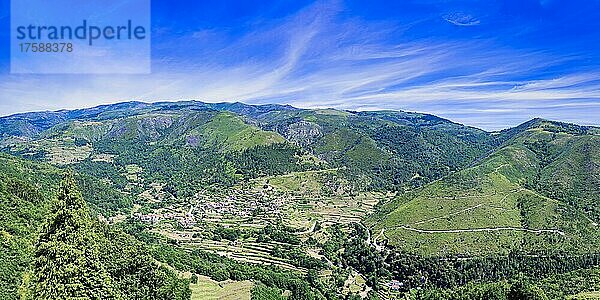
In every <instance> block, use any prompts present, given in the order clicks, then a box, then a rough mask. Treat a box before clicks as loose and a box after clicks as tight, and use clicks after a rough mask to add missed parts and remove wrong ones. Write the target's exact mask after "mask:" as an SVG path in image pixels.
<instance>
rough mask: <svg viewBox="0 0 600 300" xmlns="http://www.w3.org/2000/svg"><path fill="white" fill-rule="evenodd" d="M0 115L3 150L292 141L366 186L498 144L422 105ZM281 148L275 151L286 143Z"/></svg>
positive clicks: (77, 158)
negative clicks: (411, 108) (412, 109)
mask: <svg viewBox="0 0 600 300" xmlns="http://www.w3.org/2000/svg"><path fill="white" fill-rule="evenodd" d="M0 124H3V125H4V126H2V127H0V137H2V138H1V139H0V146H1V147H2V148H3V150H4V151H8V152H10V153H13V154H17V155H22V156H24V157H28V158H33V159H44V160H47V161H50V162H52V163H55V164H78V163H81V162H84V161H86V160H96V161H97V160H111V159H112V158H114V159H115V160H118V158H117V157H112V156H118V155H120V153H124V152H127V151H128V150H129V149H133V148H135V149H136V151H138V152H140V151H141V153H148V152H152V151H154V149H153V148H159V147H165V148H169V147H179V148H181V146H184V147H190V148H201V149H202V151H204V152H211V151H212V152H214V153H213V154H210V155H211V156H219V155H220V154H219V153H221V152H231V151H233V152H236V151H237V152H239V151H245V150H248V149H252V148H254V147H264V146H268V145H271V144H281V143H291V144H294V145H295V146H296V147H298V148H300V149H301V150H302V151H303V152H305V154H310V155H313V156H315V157H317V158H318V159H319V160H321V161H323V162H325V163H327V164H328V166H329V167H335V168H343V171H341V172H342V173H343V174H344V176H346V177H347V178H353V179H354V178H359V179H360V180H359V183H357V186H361V188H363V189H366V190H373V189H377V190H389V189H408V188H411V187H414V186H419V185H422V184H423V183H426V182H430V181H432V180H435V179H438V178H440V177H442V176H444V175H447V174H448V173H450V172H451V171H454V170H457V169H460V168H462V167H465V166H467V165H469V164H470V163H472V162H473V161H474V160H476V159H477V158H479V157H481V156H482V155H484V154H485V153H487V152H489V151H491V150H492V149H494V148H495V147H496V146H497V144H498V141H497V138H496V137H494V136H492V135H491V134H489V133H487V132H484V131H482V130H479V129H475V128H470V127H466V126H463V125H460V124H456V123H452V122H450V121H448V120H445V119H442V118H439V117H435V116H431V115H425V114H418V113H408V112H394V111H381V112H351V111H340V110H333V109H325V110H307V109H297V108H293V107H290V106H282V105H259V106H252V105H246V104H242V103H216V104H209V103H202V102H197V101H187V102H185V101H184V102H174V103H153V104H147V103H139V102H127V103H119V104H114V105H106V106H100V107H95V108H89V109H81V110H74V111H59V112H46V113H42V112H40V113H29V114H19V115H14V116H8V117H3V118H0ZM23 124H24V125H23ZM29 127H31V128H33V129H31V130H29V129H27V128H29ZM14 128H21V129H22V130H21V129H19V130H15V129H14ZM279 148H281V147H275V150H273V151H272V153H273V156H281V155H282V154H284V153H285V152H277V150H276V149H279ZM276 152H277V153H276ZM107 155H109V156H110V158H108V159H107ZM146 155H147V154H146ZM147 156H148V155H147ZM293 159H294V158H293V157H288V158H286V159H285V161H291V160H293ZM136 160H137V161H139V160H140V159H136ZM213 160H214V159H213ZM131 163H135V162H132V161H130V162H129V164H131ZM233 165H235V162H233ZM235 171H236V172H238V173H240V174H244V173H248V172H247V171H246V170H243V169H242V170H235ZM194 173H196V174H199V173H200V172H199V171H198V170H195V171H194ZM213 173H214V172H213ZM251 173H261V174H269V171H268V170H261V171H260V172H254V171H252V172H251ZM218 180H220V179H218ZM208 181H211V179H209V180H208Z"/></svg>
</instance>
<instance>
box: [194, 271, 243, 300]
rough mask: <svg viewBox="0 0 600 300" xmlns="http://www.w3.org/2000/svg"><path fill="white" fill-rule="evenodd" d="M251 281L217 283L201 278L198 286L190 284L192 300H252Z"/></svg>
mask: <svg viewBox="0 0 600 300" xmlns="http://www.w3.org/2000/svg"><path fill="white" fill-rule="evenodd" d="M253 286H254V284H253V283H252V282H251V281H247V280H246V281H223V282H216V281H214V280H212V279H210V278H208V277H205V276H200V277H199V279H198V283H197V284H190V289H191V290H192V300H250V291H251V290H252V287H253Z"/></svg>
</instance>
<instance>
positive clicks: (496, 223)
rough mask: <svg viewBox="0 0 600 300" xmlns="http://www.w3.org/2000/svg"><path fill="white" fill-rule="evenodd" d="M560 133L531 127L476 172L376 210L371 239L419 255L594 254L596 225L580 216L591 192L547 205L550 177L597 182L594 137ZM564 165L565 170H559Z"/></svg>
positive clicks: (572, 182)
mask: <svg viewBox="0 0 600 300" xmlns="http://www.w3.org/2000/svg"><path fill="white" fill-rule="evenodd" d="M550 125H552V126H550ZM560 126H561V124H560V123H558V124H556V123H552V122H546V121H544V122H536V123H535V124H530V125H529V126H527V127H526V128H524V129H523V130H521V131H520V132H518V133H516V134H514V135H513V136H512V137H511V138H509V139H508V142H507V143H506V144H505V145H504V146H503V147H502V148H500V149H499V150H498V151H496V152H495V153H493V154H491V155H490V156H489V157H487V158H486V159H484V160H482V161H481V162H479V163H478V164H477V165H475V166H473V167H470V168H467V169H465V170H462V171H459V172H456V173H454V174H452V175H449V176H448V177H445V178H443V179H441V180H439V181H436V182H433V183H431V184H429V185H427V186H425V187H423V188H422V189H419V190H416V191H412V192H409V193H406V194H404V195H402V196H400V197H399V198H397V199H395V200H394V201H392V202H390V203H387V204H385V205H383V206H382V207H381V209H380V211H379V213H378V214H376V215H375V216H373V217H372V218H371V219H370V220H369V222H370V223H371V224H372V225H373V232H374V233H375V234H377V233H382V232H383V234H382V235H381V236H380V238H381V239H383V237H385V238H386V239H387V240H388V241H389V242H390V243H391V244H392V245H394V246H396V247H399V248H401V249H403V250H406V251H409V252H416V253H420V254H424V255H444V254H466V255H484V254H492V253H497V254H507V253H509V252H511V251H516V250H524V251H527V252H537V251H543V250H554V251H568V252H579V253H580V252H587V251H596V250H597V249H600V242H599V240H600V239H599V238H600V236H599V231H598V229H597V227H596V224H595V222H594V221H592V219H591V218H590V217H591V215H590V213H589V212H586V211H585V210H584V209H582V208H585V207H589V206H590V201H592V203H593V201H594V200H593V199H597V198H594V197H598V191H597V190H594V188H596V189H597V185H596V186H595V187H593V186H591V185H588V186H587V187H588V189H577V188H571V189H567V191H573V192H575V191H578V192H576V194H577V195H580V196H581V198H576V197H571V198H568V197H556V198H551V196H553V195H552V190H546V189H544V188H543V186H544V185H547V184H548V179H549V178H552V180H553V181H554V182H558V183H555V184H560V183H566V184H567V185H569V186H576V185H577V184H581V185H583V183H584V182H585V183H586V184H587V183H588V182H590V181H591V180H594V179H595V178H597V177H598V171H597V170H598V169H597V168H594V166H595V165H596V161H597V159H594V158H593V157H597V155H598V150H597V148H596V149H592V148H591V147H589V143H591V142H593V141H597V139H598V136H594V135H589V134H587V132H585V130H577V131H572V130H552V129H556V128H559V127H560ZM549 128H550V129H549ZM581 147H585V149H588V151H587V152H585V151H584V152H582V151H581ZM565 164H568V165H569V168H568V171H567V170H566V169H565V168H563V167H558V166H564V165H565ZM590 166H591V167H590ZM558 170H561V171H560V172H559V171H558ZM565 172H566V173H567V174H565ZM592 183H593V181H592ZM563 190H564V189H563ZM579 191H581V192H579ZM584 195H585V196H584ZM588 195H592V196H591V197H590V196H588ZM549 196H550V197H549ZM581 199H585V200H581ZM586 205H587V206H586Z"/></svg>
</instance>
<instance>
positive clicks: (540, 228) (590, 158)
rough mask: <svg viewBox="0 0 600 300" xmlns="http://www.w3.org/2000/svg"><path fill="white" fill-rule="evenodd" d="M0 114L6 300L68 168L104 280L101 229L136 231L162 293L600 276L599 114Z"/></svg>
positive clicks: (246, 293)
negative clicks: (477, 118) (590, 123)
mask: <svg viewBox="0 0 600 300" xmlns="http://www.w3.org/2000/svg"><path fill="white" fill-rule="evenodd" d="M0 125H1V126H2V127H1V130H0V150H1V151H2V152H3V153H2V154H0V159H1V160H2V161H3V166H2V173H0V183H1V184H0V192H1V193H0V195H2V197H3V198H2V199H3V207H4V208H5V210H4V211H3V212H2V213H1V216H2V218H3V219H2V223H1V225H2V228H1V233H2V239H3V240H2V241H3V244H2V245H3V246H2V247H3V250H4V252H5V253H7V254H6V255H13V256H16V257H20V259H21V260H20V261H15V262H8V260H7V261H5V262H3V266H1V267H2V268H3V269H6V270H8V269H10V270H14V272H13V273H10V274H8V273H7V275H6V276H5V277H2V278H0V280H2V283H3V284H2V286H3V288H2V290H1V291H0V295H2V296H3V298H6V299H16V298H15V296H14V295H15V294H16V291H18V290H19V289H24V288H25V286H26V285H27V282H26V280H29V279H28V278H29V276H31V275H32V274H31V272H32V270H31V268H30V267H29V265H30V263H31V260H32V259H35V258H36V256H35V253H36V252H35V251H37V250H35V249H36V247H38V245H39V243H37V242H36V239H37V238H38V235H39V230H40V229H38V228H41V227H40V226H47V225H43V224H46V223H45V222H47V220H46V219H47V218H48V217H49V216H52V215H53V213H49V212H51V211H58V212H60V207H56V203H54V202H55V201H54V202H53V200H52V199H53V198H54V197H55V196H54V195H56V193H57V191H58V190H61V189H63V188H64V187H63V186H64V183H63V184H61V185H59V182H60V181H61V177H62V176H63V174H64V173H65V172H73V180H74V183H73V184H74V185H73V186H76V187H77V188H78V189H79V190H80V191H81V195H82V199H85V203H86V204H85V205H86V206H87V207H89V217H88V216H87V214H88V213H84V212H82V215H83V216H84V217H82V218H83V219H84V220H86V221H85V222H86V223H85V224H88V223H89V224H91V225H89V227H90V228H92V229H90V230H91V231H93V232H96V231H97V232H99V233H98V234H99V236H105V237H106V238H105V239H106V242H103V243H102V244H101V245H99V246H98V247H99V248H100V253H105V254H102V255H101V257H103V260H101V262H99V264H100V265H101V266H105V267H103V268H104V269H106V270H107V274H108V275H107V276H109V277H110V276H112V277H111V278H112V279H111V280H112V281H114V282H115V286H116V287H119V288H121V287H122V286H123V285H126V282H128V281H127V280H132V279H123V278H121V277H118V276H120V275H115V274H121V273H119V272H121V271H119V269H118V268H116V267H114V266H115V265H116V264H117V263H116V262H114V261H113V258H112V257H111V255H110V253H111V252H110V251H109V250H108V249H112V248H114V247H119V246H118V245H116V244H115V245H112V244H111V243H112V241H113V240H116V241H118V243H121V244H127V245H129V244H131V245H138V244H137V243H139V245H143V246H140V247H141V248H140V249H142V248H143V249H144V250H140V251H141V252H143V253H144V255H145V256H144V257H146V260H145V261H144V263H145V264H146V265H144V266H138V267H133V269H138V268H139V269H143V270H146V269H145V268H151V267H150V266H153V265H154V264H156V266H161V267H163V268H165V270H164V271H161V272H164V274H163V273H160V274H154V273H152V274H151V275H148V276H150V277H149V278H154V277H152V276H162V277H160V278H162V279H160V280H159V279H152V280H148V281H144V282H161V284H164V285H162V287H161V289H162V290H169V291H171V292H172V294H170V295H171V296H164V297H163V296H160V295H154V297H155V298H156V299H174V298H173V297H172V296H173V295H175V294H176V295H178V296H177V297H180V296H181V299H359V298H362V299H406V298H408V299H442V298H440V297H442V296H440V295H446V296H444V297H445V298H443V299H459V298H456V297H455V296H456V295H467V294H470V293H477V292H479V291H481V290H484V291H486V292H489V293H490V294H494V293H497V294H499V295H502V294H503V293H504V294H506V293H508V292H510V290H511V289H517V288H519V289H533V288H535V290H536V291H537V290H538V289H539V290H540V291H541V292H539V293H540V294H544V295H546V296H547V297H549V296H552V295H554V296H552V298H550V299H561V298H560V297H562V296H565V297H566V296H569V297H571V296H572V297H576V296H575V295H587V294H590V293H594V292H597V291H598V290H600V285H598V284H599V283H598V282H600V280H597V281H577V279H576V278H579V277H578V276H580V275H579V273H577V272H580V273H586V272H587V273H589V274H597V272H598V271H597V270H598V268H600V265H599V261H600V232H599V231H598V227H597V223H598V222H600V218H599V214H598V209H597V208H598V205H597V203H598V201H600V198H599V197H600V154H599V151H598V149H600V148H599V147H598V146H600V130H599V129H598V128H594V127H586V126H578V125H574V124H567V123H560V122H554V121H547V120H542V119H534V120H531V121H529V122H527V123H525V124H522V125H520V126H518V127H515V128H511V129H507V130H504V131H500V132H493V133H489V132H485V131H483V130H479V129H476V128H472V127H467V126H463V125H460V124H457V123H454V122H451V121H448V120H445V119H442V118H439V117H436V116H432V115H426V114H419V113H409V112H400V111H398V112H394V111H376V112H352V111H339V110H333V109H328V110H309V109H298V108H294V107H290V106H281V105H263V106H252V105H246V104H242V103H216V104H213V103H203V102H198V101H182V102H159V103H153V104H149V103H141V102H126V103H119V104H114V105H108V106H101V107H96V108H90V109H81V110H73V111H58V112H46V113H30V114H21V115H13V116H8V117H2V118H0ZM24 191H26V192H27V193H25V192H24ZM34 203H42V204H41V205H38V204H34ZM9 207H14V208H12V209H8V208H9ZM25 224H33V226H29V227H28V226H26V225H25ZM86 226H88V225H86ZM113 230H114V231H115V232H114V233H113V232H112V231H113ZM116 237H118V238H116ZM14 239H18V240H19V241H21V244H23V245H27V246H26V247H24V248H19V247H18V246H17V244H13V241H15V240H14ZM101 240H103V239H101ZM111 247H112V248H111ZM103 249H104V250H103ZM131 249H132V250H131V252H130V253H129V252H128V253H129V254H131V255H132V257H133V256H135V253H136V250H134V247H133V246H132V248H131ZM34 250H35V251H34ZM11 253H12V254H11ZM129 254H127V255H129ZM103 255H105V256H103ZM7 257H8V256H7ZM121 259H123V260H125V261H127V262H128V263H131V264H134V263H135V261H134V260H132V259H130V258H129V257H126V256H125V257H122V258H121ZM132 276H138V275H132ZM139 276H141V275H139ZM144 276H146V275H144ZM590 276H592V275H590ZM593 276H596V275H593ZM593 276H592V277H593ZM593 278H600V277H593ZM544 280H546V281H548V282H555V283H556V282H558V285H564V286H567V285H568V286H570V287H572V289H570V290H568V291H567V290H556V288H555V287H554V286H545V285H544V284H543V282H544ZM594 280H595V279H594ZM157 284H158V283H157ZM149 290H152V288H149ZM123 293H125V294H124V295H128V297H134V296H132V295H137V294H136V293H141V291H134V290H129V289H123ZM561 293H562V294H561ZM565 293H567V294H565ZM165 295H167V294H165ZM556 295H562V296H556ZM161 297H163V298H161ZM190 297H191V298H190ZM498 297H499V298H494V299H506V297H504V298H502V297H501V296H498ZM178 299H179V298H178ZM461 299H462V298H461ZM490 299H492V298H490Z"/></svg>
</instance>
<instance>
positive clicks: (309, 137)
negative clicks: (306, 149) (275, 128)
mask: <svg viewBox="0 0 600 300" xmlns="http://www.w3.org/2000/svg"><path fill="white" fill-rule="evenodd" d="M279 133H280V134H281V135H283V136H284V137H285V138H286V139H287V140H288V141H290V142H292V143H294V144H297V145H299V146H307V145H310V144H312V143H313V142H315V141H316V140H317V139H318V138H320V137H321V136H323V129H322V128H321V126H319V124H315V123H312V122H308V121H304V120H302V121H298V122H296V123H291V124H288V125H287V126H285V127H283V128H281V129H280V130H279Z"/></svg>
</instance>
